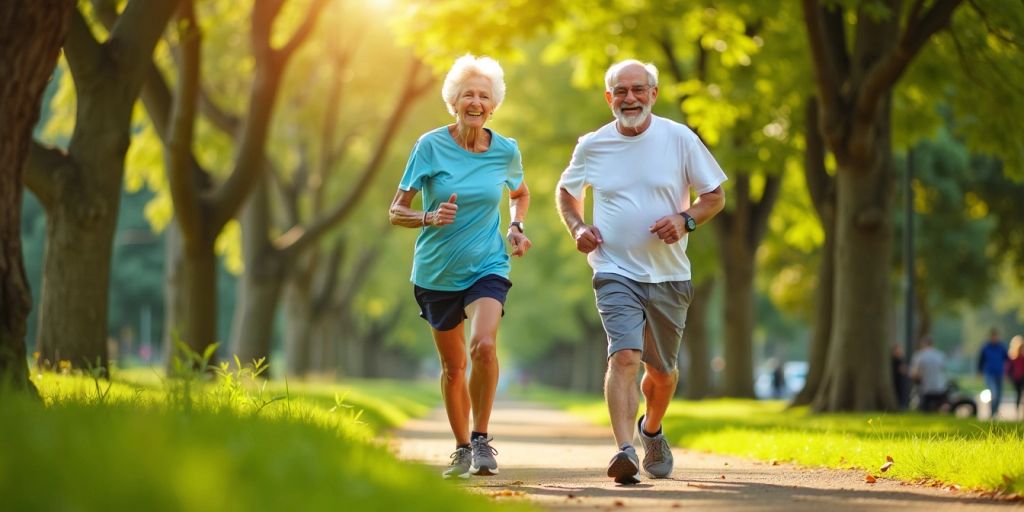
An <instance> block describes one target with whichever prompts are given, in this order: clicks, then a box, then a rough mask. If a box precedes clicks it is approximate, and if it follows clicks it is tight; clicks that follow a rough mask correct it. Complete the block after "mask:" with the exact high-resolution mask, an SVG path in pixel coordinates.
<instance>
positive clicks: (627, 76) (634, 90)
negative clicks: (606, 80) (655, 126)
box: [604, 65, 658, 128]
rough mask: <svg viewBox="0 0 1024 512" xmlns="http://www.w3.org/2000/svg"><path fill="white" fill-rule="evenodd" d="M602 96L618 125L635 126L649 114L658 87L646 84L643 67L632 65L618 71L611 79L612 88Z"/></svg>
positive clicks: (641, 122)
mask: <svg viewBox="0 0 1024 512" xmlns="http://www.w3.org/2000/svg"><path fill="white" fill-rule="evenodd" d="M604 97H605V100H607V101H608V105H609V106H610V107H611V108H612V114H614V115H615V119H616V120H618V121H619V124H620V125H622V126H623V127H624V128H637V127H639V126H641V125H642V124H643V123H644V122H645V121H647V118H648V117H649V116H650V115H651V107H652V106H654V101H655V100H656V99H657V98H658V88H657V87H651V86H649V85H648V80H647V71H646V70H645V69H644V68H643V67H641V66H636V65H633V66H627V67H626V68H624V69H622V70H621V71H619V74H618V76H616V77H615V80H613V81H612V90H610V91H605V93H604Z"/></svg>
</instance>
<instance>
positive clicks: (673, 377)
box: [644, 365, 679, 386]
mask: <svg viewBox="0 0 1024 512" xmlns="http://www.w3.org/2000/svg"><path fill="white" fill-rule="evenodd" d="M644 372H645V376H646V377H647V378H648V379H651V382H653V383H654V384H655V385H658V386H672V385H675V384H676V382H678V381H679V368H673V369H671V370H668V371H665V370H662V369H658V368H655V367H653V366H651V365H646V367H645V369H644Z"/></svg>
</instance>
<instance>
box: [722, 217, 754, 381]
mask: <svg viewBox="0 0 1024 512" xmlns="http://www.w3.org/2000/svg"><path fill="white" fill-rule="evenodd" d="M743 234H744V233H743V232H742V231H739V230H734V231H732V232H730V233H728V234H724V236H719V237H718V239H719V240H721V241H722V248H721V250H720V251H719V254H720V255H721V257H722V259H723V264H722V269H723V270H724V273H725V297H726V300H725V301H724V302H725V305H724V309H725V325H724V328H725V374H724V381H723V382H722V394H723V395H724V396H731V397H743V398H753V397H754V364H753V343H752V339H751V338H752V336H753V333H754V252H755V251H756V248H754V247H750V246H749V245H748V244H747V243H746V240H745V238H746V237H745V236H743Z"/></svg>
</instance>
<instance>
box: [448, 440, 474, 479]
mask: <svg viewBox="0 0 1024 512" xmlns="http://www.w3.org/2000/svg"><path fill="white" fill-rule="evenodd" d="M472 459H473V451H472V450H470V449H469V448H467V447H465V446H460V447H458V448H456V449H455V452H454V453H452V462H451V464H449V465H448V469H446V470H444V473H441V476H442V477H444V478H445V479H446V480H447V479H449V478H469V466H470V464H471V463H470V461H471V460H472Z"/></svg>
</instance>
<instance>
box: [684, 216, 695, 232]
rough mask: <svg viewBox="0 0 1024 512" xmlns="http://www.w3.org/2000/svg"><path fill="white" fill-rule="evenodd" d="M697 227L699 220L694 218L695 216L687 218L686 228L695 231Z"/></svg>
mask: <svg viewBox="0 0 1024 512" xmlns="http://www.w3.org/2000/svg"><path fill="white" fill-rule="evenodd" d="M695 229H697V221H695V220H693V217H687V218H686V230H687V231H693V230H695Z"/></svg>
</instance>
